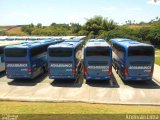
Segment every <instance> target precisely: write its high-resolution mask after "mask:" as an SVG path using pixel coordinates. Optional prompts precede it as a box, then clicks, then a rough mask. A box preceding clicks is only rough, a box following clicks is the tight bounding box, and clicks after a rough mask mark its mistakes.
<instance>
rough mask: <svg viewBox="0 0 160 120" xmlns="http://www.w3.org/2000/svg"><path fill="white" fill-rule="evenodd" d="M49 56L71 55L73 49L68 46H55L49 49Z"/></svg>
mask: <svg viewBox="0 0 160 120" xmlns="http://www.w3.org/2000/svg"><path fill="white" fill-rule="evenodd" d="M49 56H51V57H71V56H72V49H70V48H69V49H68V48H54V49H50V50H49Z"/></svg>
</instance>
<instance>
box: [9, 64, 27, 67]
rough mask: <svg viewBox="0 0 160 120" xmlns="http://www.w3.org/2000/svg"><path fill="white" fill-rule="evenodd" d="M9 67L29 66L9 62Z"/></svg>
mask: <svg viewBox="0 0 160 120" xmlns="http://www.w3.org/2000/svg"><path fill="white" fill-rule="evenodd" d="M7 67H27V64H7Z"/></svg>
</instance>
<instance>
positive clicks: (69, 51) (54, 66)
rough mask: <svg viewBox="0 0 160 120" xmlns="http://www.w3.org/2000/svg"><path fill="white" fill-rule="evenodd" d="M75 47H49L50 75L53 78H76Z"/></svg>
mask: <svg viewBox="0 0 160 120" xmlns="http://www.w3.org/2000/svg"><path fill="white" fill-rule="evenodd" d="M74 60H75V59H74V49H73V48H63V47H62V48H49V49H48V63H49V77H50V78H52V79H64V78H68V79H75V77H76V75H75V73H74V72H75V71H74V68H75V62H74Z"/></svg>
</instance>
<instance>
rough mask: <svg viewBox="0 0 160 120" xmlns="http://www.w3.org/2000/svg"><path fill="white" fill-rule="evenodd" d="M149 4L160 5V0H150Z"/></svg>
mask: <svg viewBox="0 0 160 120" xmlns="http://www.w3.org/2000/svg"><path fill="white" fill-rule="evenodd" d="M147 4H150V5H159V6H160V0H148V1H147Z"/></svg>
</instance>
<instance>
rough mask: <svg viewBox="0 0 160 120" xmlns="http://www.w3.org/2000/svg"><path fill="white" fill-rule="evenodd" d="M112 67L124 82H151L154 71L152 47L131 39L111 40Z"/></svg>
mask: <svg viewBox="0 0 160 120" xmlns="http://www.w3.org/2000/svg"><path fill="white" fill-rule="evenodd" d="M110 42H111V43H112V48H113V66H114V68H115V70H116V71H117V73H118V74H119V76H120V77H121V78H122V79H123V80H125V81H129V80H135V81H142V80H152V75H153V69H154V54H155V52H154V47H153V46H152V45H149V44H145V43H141V42H137V41H134V40H131V39H123V38H115V39H111V40H110Z"/></svg>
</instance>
